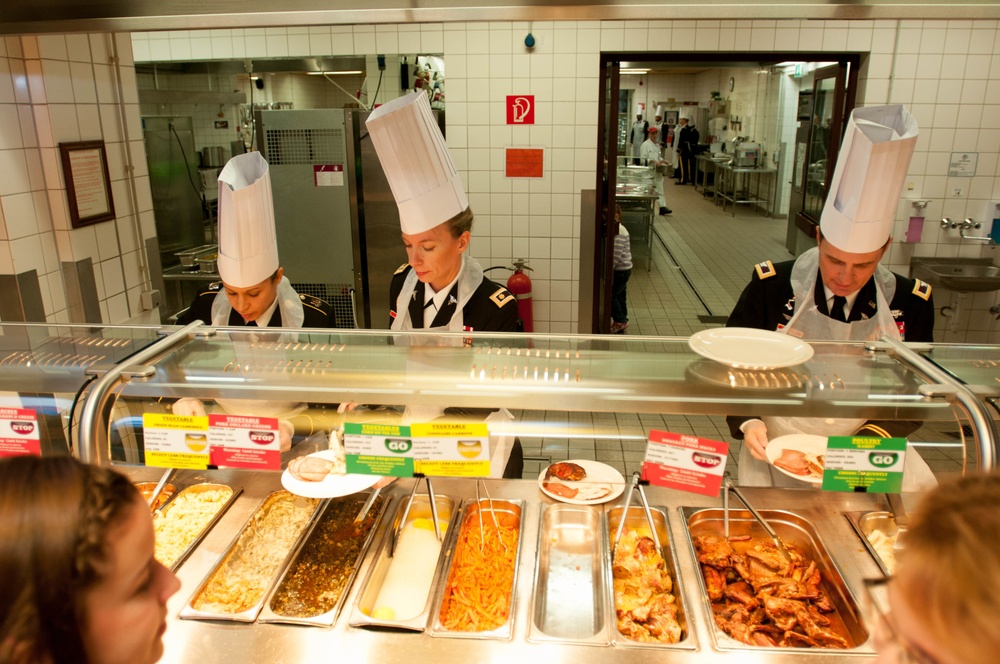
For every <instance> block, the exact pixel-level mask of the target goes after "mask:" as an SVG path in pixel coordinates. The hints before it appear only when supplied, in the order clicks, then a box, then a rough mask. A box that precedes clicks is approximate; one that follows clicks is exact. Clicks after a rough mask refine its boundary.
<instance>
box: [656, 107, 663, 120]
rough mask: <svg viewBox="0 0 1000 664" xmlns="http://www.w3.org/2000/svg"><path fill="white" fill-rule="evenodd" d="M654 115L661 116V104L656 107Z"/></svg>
mask: <svg viewBox="0 0 1000 664" xmlns="http://www.w3.org/2000/svg"><path fill="white" fill-rule="evenodd" d="M654 117H660V118H662V117H663V106H662V105H661V106H657V107H656V113H655V114H654Z"/></svg>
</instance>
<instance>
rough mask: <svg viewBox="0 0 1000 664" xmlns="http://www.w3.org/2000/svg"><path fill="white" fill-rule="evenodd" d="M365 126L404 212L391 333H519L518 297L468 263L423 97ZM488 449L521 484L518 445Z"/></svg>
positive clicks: (458, 184) (451, 180)
mask: <svg viewBox="0 0 1000 664" xmlns="http://www.w3.org/2000/svg"><path fill="white" fill-rule="evenodd" d="M365 124H366V126H367V127H368V135H369V136H370V137H371V139H372V145H373V146H374V147H375V151H376V153H378V157H379V161H380V162H381V163H382V168H383V170H384V171H385V175H386V179H387V180H388V182H389V187H390V189H392V195H393V197H394V198H395V199H396V205H397V207H398V208H399V223H400V229H401V230H402V236H403V243H404V244H405V245H406V253H407V258H408V261H407V263H406V264H404V265H402V266H401V267H400V268H399V269H398V270H397V271H396V274H395V275H394V277H393V280H392V286H391V289H390V306H391V312H390V316H391V318H392V321H391V327H392V329H393V330H400V331H408V330H431V331H451V332H463V331H464V332H473V331H480V332H514V331H517V305H516V300H515V299H514V296H513V295H511V294H510V292H509V291H508V290H507V289H506V288H504V287H503V286H501V285H500V284H496V283H494V282H492V281H490V280H489V279H487V278H486V277H484V276H483V270H482V267H481V266H480V265H479V263H478V262H477V261H476V260H475V259H474V258H472V257H471V256H469V253H468V249H469V245H470V243H471V241H472V234H471V228H472V211H471V209H470V208H469V199H468V196H466V194H465V188H464V187H463V186H462V181H461V179H460V178H459V176H458V172H457V170H456V169H455V164H454V162H453V161H452V158H451V154H450V153H449V152H448V146H447V144H446V143H445V140H444V136H442V135H441V130H440V129H439V128H438V125H437V122H436V121H435V120H434V115H433V113H432V112H431V108H430V105H429V104H428V102H427V96H426V94H424V93H423V92H419V93H412V94H409V95H405V96H403V97H400V98H398V99H394V100H393V101H391V102H389V103H386V104H383V105H382V106H379V107H378V108H377V109H375V111H373V112H372V114H371V115H370V116H369V117H368V120H367V121H366V123H365ZM415 343H419V342H415ZM433 343H439V341H438V340H435V341H434V342H433ZM459 343H460V342H459ZM419 358H420V354H419V353H417V352H415V353H414V360H413V361H414V370H415V371H420V370H424V369H423V368H422V367H420V366H419V362H420V359H419ZM442 413H444V410H443V409H441V408H433V407H430V408H429V407H421V408H419V409H417V408H414V407H412V406H410V407H408V408H407V412H406V413H405V414H404V417H407V418H408V419H409V420H410V421H420V422H427V421H430V420H431V419H434V418H436V417H439V416H440V415H441V414H442ZM491 413H492V414H491ZM487 414H489V417H486V421H488V422H491V423H492V422H494V421H496V420H497V419H500V420H509V419H512V418H511V417H510V414H509V413H507V412H506V411H505V410H500V411H496V412H492V411H488V410H487V411H483V412H482V413H480V415H482V416H486V415H487ZM490 443H491V447H494V448H495V449H496V453H495V454H493V455H492V456H493V458H494V459H496V460H497V461H496V463H495V474H500V473H501V472H502V473H503V475H504V477H520V476H521V466H522V465H523V460H522V454H521V450H520V443H518V442H517V441H513V440H512V437H511V436H491V437H490Z"/></svg>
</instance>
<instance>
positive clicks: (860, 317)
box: [726, 105, 934, 490]
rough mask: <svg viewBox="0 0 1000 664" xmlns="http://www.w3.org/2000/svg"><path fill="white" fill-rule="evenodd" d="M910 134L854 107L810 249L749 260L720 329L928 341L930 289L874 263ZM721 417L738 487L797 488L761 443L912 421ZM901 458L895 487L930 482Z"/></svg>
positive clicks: (900, 430) (894, 115) (892, 115)
mask: <svg viewBox="0 0 1000 664" xmlns="http://www.w3.org/2000/svg"><path fill="white" fill-rule="evenodd" d="M917 133H918V128H917V123H916V120H914V118H913V116H911V115H910V114H909V113H908V112H907V111H906V109H904V108H903V107H902V106H901V105H893V106H874V107H867V108H862V109H855V110H854V112H853V113H852V114H851V120H850V122H849V124H848V126H847V131H846V133H845V135H844V140H843V144H842V146H841V149H840V154H839V157H838V159H837V168H836V171H835V173H834V177H833V180H832V181H831V184H830V193H829V195H828V197H827V199H826V205H825V206H824V208H823V212H822V215H821V216H820V223H819V227H818V228H817V230H816V242H817V246H816V247H815V248H813V249H810V250H809V251H806V252H805V253H804V254H802V255H801V256H800V257H799V258H797V259H795V260H793V261H786V262H783V263H772V262H771V261H764V262H763V263H759V264H757V265H755V266H754V273H753V275H752V276H751V280H750V283H749V284H748V285H747V287H746V288H745V289H744V290H743V293H742V294H741V295H740V298H739V300H738V301H737V303H736V306H735V307H734V308H733V311H732V313H731V314H730V315H729V320H728V322H727V323H726V325H727V327H750V328H758V329H762V330H777V331H779V332H782V333H784V334H790V335H793V336H795V337H798V338H800V339H806V340H812V339H816V340H834V341H845V340H852V341H865V340H871V339H878V338H880V337H882V336H883V335H885V336H888V337H891V338H894V339H900V340H905V341H927V342H929V341H933V334H934V303H933V300H932V299H931V287H930V285H928V284H926V283H924V282H922V281H920V280H918V279H908V278H906V277H903V276H900V275H898V274H893V273H892V272H890V271H889V270H888V269H886V268H885V267H883V266H882V265H880V261H881V260H882V258H883V257H884V256H885V255H886V252H887V251H888V249H889V244H890V242H892V238H891V236H890V233H891V231H892V225H893V221H894V219H895V214H896V206H897V204H898V202H899V197H900V194H901V193H902V188H903V180H904V179H905V177H906V171H907V168H908V167H909V164H910V158H911V157H912V155H913V148H914V145H915V144H916V140H917ZM869 152H870V156H869ZM727 419H728V421H729V427H730V430H731V432H732V434H733V436H734V437H735V438H737V439H742V440H743V442H744V444H743V446H742V449H741V450H740V458H739V481H740V483H741V484H743V485H748V486H769V485H772V484H776V485H782V486H804V483H803V482H799V481H797V480H794V479H792V478H790V477H788V476H786V475H784V474H783V473H781V472H780V471H778V470H777V469H775V468H774V467H773V466H771V465H770V464H769V463H768V462H767V451H766V450H767V446H768V442H769V440H770V439H773V438H775V437H778V436H783V435H786V434H791V433H810V434H816V435H822V436H834V435H840V436H849V435H863V436H879V437H883V438H885V437H905V436H907V435H908V434H910V433H912V432H913V431H915V430H916V429H917V428H919V426H920V424H919V423H918V422H903V421H892V422H889V421H886V422H873V421H865V420H861V419H858V420H845V419H841V420H825V419H815V418H777V417H765V418H762V419H758V418H746V417H729V418H727ZM904 463H905V467H904V489H906V490H912V489H913V488H915V487H916V488H919V487H923V486H928V485H932V484H933V477H932V475H931V473H930V470H929V468H928V467H927V464H926V463H924V461H923V459H921V458H920V456H919V455H918V454H917V452H916V451H915V450H914V449H913V448H909V449H908V450H907V453H906V456H905V461H904Z"/></svg>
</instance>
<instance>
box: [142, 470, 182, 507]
mask: <svg viewBox="0 0 1000 664" xmlns="http://www.w3.org/2000/svg"><path fill="white" fill-rule="evenodd" d="M174 472H175V469H174V468H167V471H166V472H165V473H163V477H161V478H160V481H159V482H157V483H156V487H154V488H153V493H152V494H150V496H149V499H148V500H146V504H147V505H149V506H151V507H152V505H153V503H155V502H156V497H157V496H158V495H160V493H162V492H163V487H165V486H167V482H168V481H169V480H170V478H171V477H173V474H174Z"/></svg>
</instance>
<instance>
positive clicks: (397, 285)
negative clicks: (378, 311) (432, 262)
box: [389, 264, 520, 332]
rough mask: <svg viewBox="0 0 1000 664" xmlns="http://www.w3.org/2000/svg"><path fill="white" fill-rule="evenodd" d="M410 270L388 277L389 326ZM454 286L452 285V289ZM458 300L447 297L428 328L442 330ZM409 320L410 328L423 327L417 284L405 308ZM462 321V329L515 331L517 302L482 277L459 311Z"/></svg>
mask: <svg viewBox="0 0 1000 664" xmlns="http://www.w3.org/2000/svg"><path fill="white" fill-rule="evenodd" d="M411 269H413V268H411V267H410V266H409V265H408V264H403V265H401V266H400V268H399V269H398V270H396V273H395V274H394V275H393V276H392V285H391V286H390V287H389V316H390V320H389V325H390V326H391V325H392V319H393V318H395V317H396V299H397V298H399V293H400V291H402V290H403V281H404V280H405V279H406V275H407V274H409V272H410V270H411ZM456 287H457V284H456V285H455V286H452V290H454V289H455V288H456ZM457 304H458V301H457V300H456V299H455V298H454V297H451V296H449V297H447V298H446V299H445V303H444V306H442V307H441V308H440V309H439V310H438V312H437V315H436V316H435V317H434V322H433V324H432V327H444V326H446V325H447V324H448V322H449V321H450V320H451V317H452V316H453V315H454V314H455V307H456V306H457ZM409 314H410V320H411V321H412V324H413V327H414V328H418V327H422V326H423V322H424V283H423V282H422V281H421V282H417V285H416V287H415V288H414V289H413V297H412V298H410V305H409ZM462 322H463V325H464V326H465V329H466V330H468V331H470V332H474V331H482V332H518V331H520V322H519V321H518V318H517V301H516V300H515V298H514V296H513V295H511V292H510V291H509V290H507V289H506V288H504V287H503V286H501V285H500V284H498V283H496V282H494V281H490V280H489V279H487V278H486V277H483V281H482V283H480V284H479V288H477V289H476V292H475V293H473V295H472V297H471V298H470V299H469V301H468V302H467V303H466V304H465V308H464V309H462Z"/></svg>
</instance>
